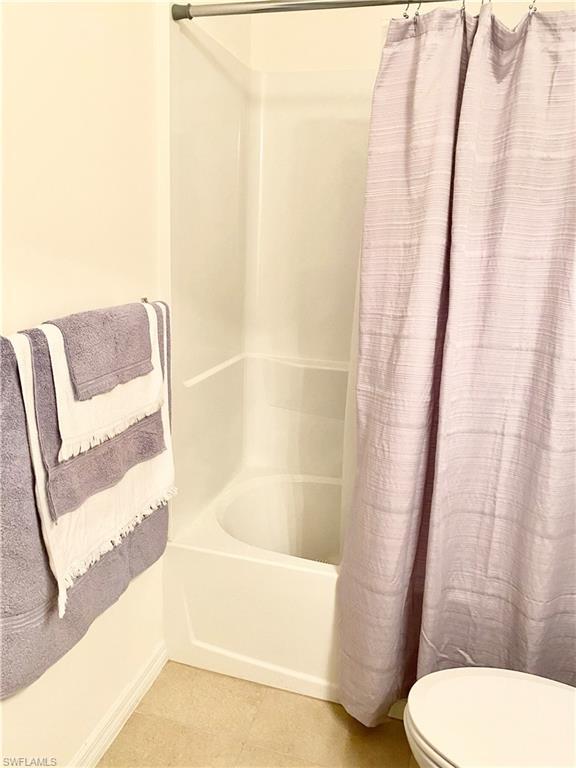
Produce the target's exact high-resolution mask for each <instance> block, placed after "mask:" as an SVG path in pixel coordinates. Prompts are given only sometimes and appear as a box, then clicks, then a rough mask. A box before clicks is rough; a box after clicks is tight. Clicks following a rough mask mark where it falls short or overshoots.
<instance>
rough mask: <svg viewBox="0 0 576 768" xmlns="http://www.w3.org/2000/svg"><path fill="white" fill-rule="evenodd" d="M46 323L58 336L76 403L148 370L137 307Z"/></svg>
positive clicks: (144, 322)
mask: <svg viewBox="0 0 576 768" xmlns="http://www.w3.org/2000/svg"><path fill="white" fill-rule="evenodd" d="M48 322H50V323H51V324H52V325H56V326H58V328H59V329H60V331H61V332H62V336H63V338H64V349H65V350H66V361H67V363H68V370H69V371H70V379H71V381H72V388H73V390H74V396H75V398H76V400H89V399H90V398H91V397H94V396H95V395H101V394H102V393H104V392H109V391H110V390H111V389H114V387H115V386H117V385H118V384H124V383H126V382H127V381H131V380H132V379H135V378H137V377H138V376H145V375H146V374H147V373H150V371H151V370H152V350H151V348H150V330H149V327H148V317H147V315H146V310H145V309H144V307H143V306H142V304H141V303H135V304H123V305H121V306H119V307H107V308H105V309H94V310H91V311H90V312H79V313H77V314H75V315H68V316H67V317H61V318H58V319H57V320H49V321H48Z"/></svg>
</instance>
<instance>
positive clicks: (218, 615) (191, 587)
mask: <svg viewBox="0 0 576 768" xmlns="http://www.w3.org/2000/svg"><path fill="white" fill-rule="evenodd" d="M340 495H341V483H340V481H339V480H335V479H333V478H327V477H317V476H306V475H279V474H270V473H254V472H252V473H244V474H243V475H242V476H240V477H239V478H237V479H236V480H235V481H233V482H232V483H231V484H230V485H229V486H228V487H227V489H226V490H225V491H224V492H223V493H222V494H220V496H218V498H216V499H215V500H214V501H213V502H212V503H210V504H209V505H208V506H207V507H206V508H205V509H204V510H203V511H202V512H201V513H200V514H199V515H198V516H197V517H196V518H195V519H194V521H193V522H192V524H191V525H190V526H189V527H188V528H187V529H186V530H184V531H183V532H182V533H181V534H180V535H178V537H177V538H176V539H175V540H174V541H171V542H170V543H169V544H168V548H167V552H166V557H165V569H166V578H165V584H166V593H165V611H166V631H167V645H168V656H169V658H171V659H174V660H175V661H179V662H182V663H184V664H190V665H192V666H195V667H201V668H204V669H211V670H213V671H215V672H221V673H223V674H226V675H232V676H234V677H240V678H244V679H246V680H253V681H255V682H258V683H262V684H264V685H270V686H273V687H277V688H283V689H285V690H290V691H294V692H296V693H302V694H305V695H308V696H314V697H316V698H320V699H327V700H331V701H336V700H337V694H336V663H335V662H336V658H335V657H336V647H335V633H334V604H335V593H336V578H337V565H336V564H337V562H338V558H339V550H340Z"/></svg>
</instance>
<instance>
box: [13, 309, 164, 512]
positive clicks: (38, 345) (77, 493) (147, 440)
mask: <svg viewBox="0 0 576 768" xmlns="http://www.w3.org/2000/svg"><path fill="white" fill-rule="evenodd" d="M158 313H160V318H161V317H162V314H161V311H160V309H158ZM25 333H26V335H27V336H28V338H29V339H30V344H31V348H32V373H33V382H34V405H35V409H36V424H37V427H38V439H39V443H40V452H41V454H42V462H43V464H44V470H45V473H46V496H47V500H48V506H49V509H50V515H51V517H52V519H53V520H57V519H58V518H59V517H61V516H62V515H65V514H67V513H68V512H72V511H74V510H75V509H78V507H79V506H80V505H81V504H82V503H83V502H84V501H86V499H88V498H89V497H90V496H93V495H94V494H95V493H98V492H99V491H103V490H105V489H106V488H111V487H113V486H114V485H116V484H117V483H118V482H119V481H120V480H121V479H122V478H123V477H124V475H125V474H126V472H127V471H128V470H129V469H130V468H131V467H133V466H134V465H135V464H138V463H139V462H141V461H147V460H148V459H151V458H153V457H154V456H157V455H158V454H159V453H160V452H161V451H163V450H164V448H165V444H164V430H163V426H162V417H161V414H160V411H156V413H153V414H152V415H151V416H146V418H144V419H142V421H139V422H137V423H136V424H133V425H132V426H131V427H128V429H126V430H125V431H124V432H121V433H120V434H119V435H116V436H115V437H113V438H112V439H111V440H106V441H105V442H104V443H101V444H100V445H97V446H96V447H95V448H91V449H90V450H89V451H86V453H81V454H80V455H79V456H75V457H73V458H71V459H68V460H67V461H64V462H62V463H59V462H58V452H59V450H60V442H61V441H60V433H59V431H58V416H57V412H56V394H55V392H54V382H53V379H52V365H51V363H50V353H49V350H48V342H47V341H46V337H45V336H44V333H43V332H42V331H41V330H40V329H38V328H34V329H32V330H30V331H25ZM159 336H160V338H162V336H161V335H160V329H159Z"/></svg>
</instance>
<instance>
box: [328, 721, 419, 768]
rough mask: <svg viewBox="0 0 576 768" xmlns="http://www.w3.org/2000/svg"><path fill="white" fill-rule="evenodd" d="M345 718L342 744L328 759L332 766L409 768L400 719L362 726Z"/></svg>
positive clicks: (406, 744)
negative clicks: (373, 726)
mask: <svg viewBox="0 0 576 768" xmlns="http://www.w3.org/2000/svg"><path fill="white" fill-rule="evenodd" d="M348 720H349V723H348V727H347V734H346V739H345V740H344V744H343V745H342V746H341V747H340V749H339V751H335V752H334V754H333V756H332V758H331V760H332V762H331V763H330V765H331V766H333V768H409V766H410V757H411V752H410V747H409V745H408V741H407V739H406V734H405V733H404V726H403V724H402V722H400V721H398V720H388V721H387V722H385V723H383V724H382V725H380V726H379V727H378V728H365V727H364V726H363V725H360V723H357V722H356V721H354V720H352V719H351V718H348Z"/></svg>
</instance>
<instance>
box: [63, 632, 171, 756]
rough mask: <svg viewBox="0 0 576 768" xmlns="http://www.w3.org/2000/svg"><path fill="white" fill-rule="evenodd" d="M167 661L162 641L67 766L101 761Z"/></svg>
mask: <svg viewBox="0 0 576 768" xmlns="http://www.w3.org/2000/svg"><path fill="white" fill-rule="evenodd" d="M167 660H168V654H167V653H166V646H165V644H164V643H159V644H158V646H157V647H156V649H155V650H154V652H153V653H152V655H151V656H150V658H149V659H148V661H147V662H146V664H145V665H144V666H143V667H142V669H141V670H140V673H139V675H138V677H137V678H136V680H134V682H133V683H131V684H130V685H128V686H126V688H125V689H124V690H123V691H122V694H121V695H120V696H119V697H118V698H117V699H116V701H115V702H114V704H113V705H112V706H111V707H110V710H109V711H108V713H107V714H106V715H105V716H104V717H103V718H102V720H100V722H99V723H98V725H97V726H96V728H95V729H94V730H93V731H92V733H91V735H90V736H89V738H88V739H86V741H85V742H84V744H83V745H82V747H81V748H80V749H79V750H78V752H77V753H76V755H75V756H74V757H73V758H72V760H71V761H70V763H69V765H68V768H95V766H96V765H97V764H98V761H99V760H100V759H101V757H102V756H103V755H104V753H105V752H106V750H107V749H108V747H109V746H110V745H111V744H112V742H113V741H114V739H115V738H116V736H117V735H118V734H119V733H120V730H121V729H122V726H123V725H124V723H125V722H126V721H127V720H128V718H129V717H130V715H131V714H132V713H133V712H134V710H135V709H136V707H137V706H138V703H139V701H140V699H141V698H142V697H143V696H144V694H145V693H146V691H147V690H148V689H149V688H150V686H151V685H152V683H153V682H154V680H155V679H156V678H157V677H158V675H159V674H160V671H161V670H162V667H163V666H164V664H165V663H166V662H167Z"/></svg>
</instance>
